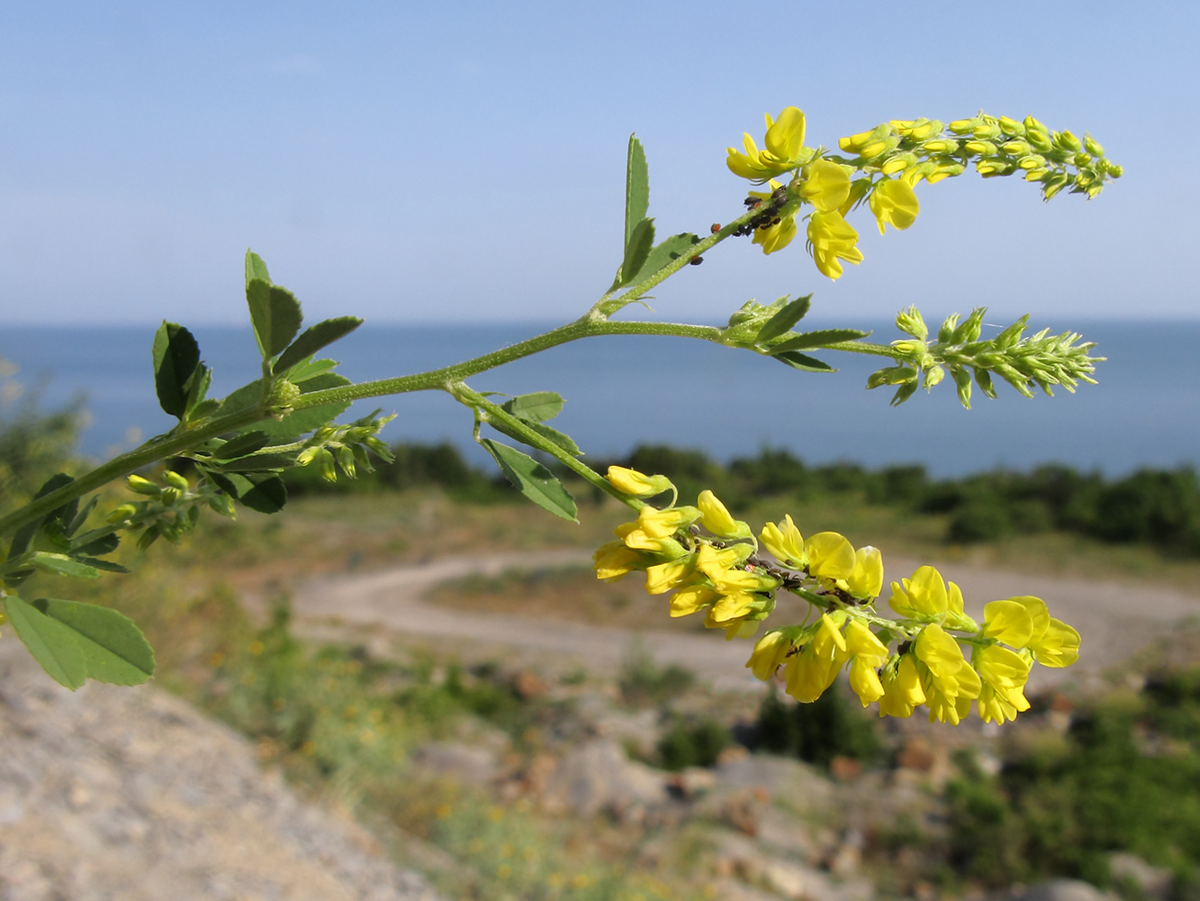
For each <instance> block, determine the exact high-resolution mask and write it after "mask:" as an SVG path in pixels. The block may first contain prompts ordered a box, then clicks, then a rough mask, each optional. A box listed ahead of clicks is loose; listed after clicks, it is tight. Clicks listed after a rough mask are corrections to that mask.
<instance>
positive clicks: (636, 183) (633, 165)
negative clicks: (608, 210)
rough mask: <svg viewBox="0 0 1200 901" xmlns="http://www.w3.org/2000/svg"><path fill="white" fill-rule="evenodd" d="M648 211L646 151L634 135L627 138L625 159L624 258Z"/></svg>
mask: <svg viewBox="0 0 1200 901" xmlns="http://www.w3.org/2000/svg"><path fill="white" fill-rule="evenodd" d="M649 209H650V171H649V170H648V169H647V168H646V151H645V150H644V149H643V148H642V142H641V141H639V140H638V139H637V136H636V135H630V136H629V151H628V153H627V155H626V158H625V256H626V257H628V256H629V244H630V242H631V240H632V238H633V233H634V230H635V229H636V228H637V227H638V225H639V224H640V223H641V222H642V221H643V220H644V219H645V218H646V213H647V211H649Z"/></svg>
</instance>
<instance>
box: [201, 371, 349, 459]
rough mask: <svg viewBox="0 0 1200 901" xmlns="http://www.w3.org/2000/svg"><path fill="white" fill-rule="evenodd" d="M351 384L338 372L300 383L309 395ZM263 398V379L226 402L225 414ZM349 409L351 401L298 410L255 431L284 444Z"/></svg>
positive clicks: (238, 392)
mask: <svg viewBox="0 0 1200 901" xmlns="http://www.w3.org/2000/svg"><path fill="white" fill-rule="evenodd" d="M317 362H324V361H317ZM293 381H294V380H293ZM349 384H350V380H349V379H347V378H343V377H342V376H340V375H338V374H337V373H333V372H328V371H326V372H322V373H319V374H317V375H313V376H312V377H310V378H306V379H305V380H304V381H303V382H302V383H300V393H301V394H309V393H311V392H313V391H322V390H324V389H325V388H337V387H339V386H341V385H349ZM261 399H262V380H261V379H259V380H258V381H255V382H251V383H250V384H249V385H243V386H242V387H241V388H238V389H237V390H236V391H234V392H233V393H232V394H230V395H229V396H228V397H227V398H225V401H224V402H223V403H222V404H221V414H222V415H225V414H228V413H237V412H238V411H240V410H245V409H247V408H249V407H252V406H254V405H255V404H257V403H258V402H259V400H261ZM349 408H350V402H349V401H344V402H342V403H336V404H322V405H321V406H319V407H309V408H307V409H304V410H297V411H296V412H295V413H289V414H288V415H287V416H285V417H284V418H283V419H282V420H280V421H278V422H277V421H275V420H273V419H268V420H265V421H264V422H259V423H255V426H254V428H255V429H256V430H258V431H261V432H263V433H264V434H265V435H267V436H268V437H269V438H270V439H271V440H272V441H276V442H280V443H282V442H284V441H287V440H290V439H292V438H295V437H296V436H298V435H303V434H304V433H305V432H311V431H312V430H313V429H316V428H320V427H321V426H323V425H325V424H326V423H327V422H329V421H330V420H332V419H334V418H336V417H338V416H340V415H341V414H342V413H344V412H346V410H348V409H349Z"/></svg>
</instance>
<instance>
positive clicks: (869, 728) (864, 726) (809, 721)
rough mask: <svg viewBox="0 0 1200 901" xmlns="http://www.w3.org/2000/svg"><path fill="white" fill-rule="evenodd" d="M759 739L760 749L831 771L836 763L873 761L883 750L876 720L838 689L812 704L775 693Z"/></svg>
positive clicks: (762, 714) (762, 712)
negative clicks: (840, 760)
mask: <svg viewBox="0 0 1200 901" xmlns="http://www.w3.org/2000/svg"><path fill="white" fill-rule="evenodd" d="M754 734H755V740H754V741H755V745H756V747H759V748H762V749H763V750H765V751H769V752H771V753H772V754H781V755H785V756H788V757H799V758H800V759H801V760H804V761H807V762H809V763H814V764H817V765H819V766H826V767H827V766H829V762H830V761H831V760H833V758H834V757H851V758H853V759H855V760H861V761H864V762H866V761H870V760H873V759H875V758H876V757H877V756H878V754H879V752H880V750H881V748H882V742H881V741H880V737H879V726H878V722H877V718H876V717H874V716H872V715H871V714H869V713H867V712H866V711H864V710H863V709H862V708H861V706H860V705H859V704H858V703H857V702H854V701H851V700H850V699H849V698H847V697H846V694H845V692H843V691H841V690H840V689H839V688H837V687H834V688H832V689H830V690H829V691H827V692H825V693H824V694H823V695H821V697H819V698H817V700H816V701H814V702H813V703H811V704H797V703H795V702H793V701H792V700H791V699H787V700H783V699H781V698H780V697H779V694H778V692H776V691H775V690H774V689H773V688H772V690H771V691H770V692H769V693H768V694H767V696H766V698H764V699H763V702H762V706H761V707H760V708H759V713H758V721H757V722H756V723H755V732H754Z"/></svg>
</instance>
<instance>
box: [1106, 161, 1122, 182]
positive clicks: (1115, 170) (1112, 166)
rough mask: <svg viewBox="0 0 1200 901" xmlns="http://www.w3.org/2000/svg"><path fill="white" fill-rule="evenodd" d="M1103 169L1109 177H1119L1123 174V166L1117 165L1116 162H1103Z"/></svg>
mask: <svg viewBox="0 0 1200 901" xmlns="http://www.w3.org/2000/svg"><path fill="white" fill-rule="evenodd" d="M1104 171H1105V172H1106V173H1107V174H1108V177H1109V178H1120V177H1121V176H1122V175H1124V174H1125V170H1124V168H1122V167H1121V166H1118V165H1117V164H1116V163H1109V162H1105V164H1104Z"/></svg>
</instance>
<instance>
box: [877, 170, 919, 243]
mask: <svg viewBox="0 0 1200 901" xmlns="http://www.w3.org/2000/svg"><path fill="white" fill-rule="evenodd" d="M868 203H869V205H870V207H871V212H872V213H874V214H875V221H876V222H877V223H878V225H879V233H880V234H881V235H882V234H883V233H884V226H885V225H890V226H892V228H898V229H900V230H901V231H903V230H904V229H906V228H908V227H909V226H910V225H912V224H913V222H915V221H916V219H917V213H918V212H919V211H920V204H919V203H918V202H917V195H916V192H915V191H913V189H912V185H911V184H909V183H908V182H907V181H905V180H904V179H899V178H885V179H883V180H882V181H879V182H878V183H876V185H875V190H873V191H872V192H871V199H870V200H869V201H868Z"/></svg>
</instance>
